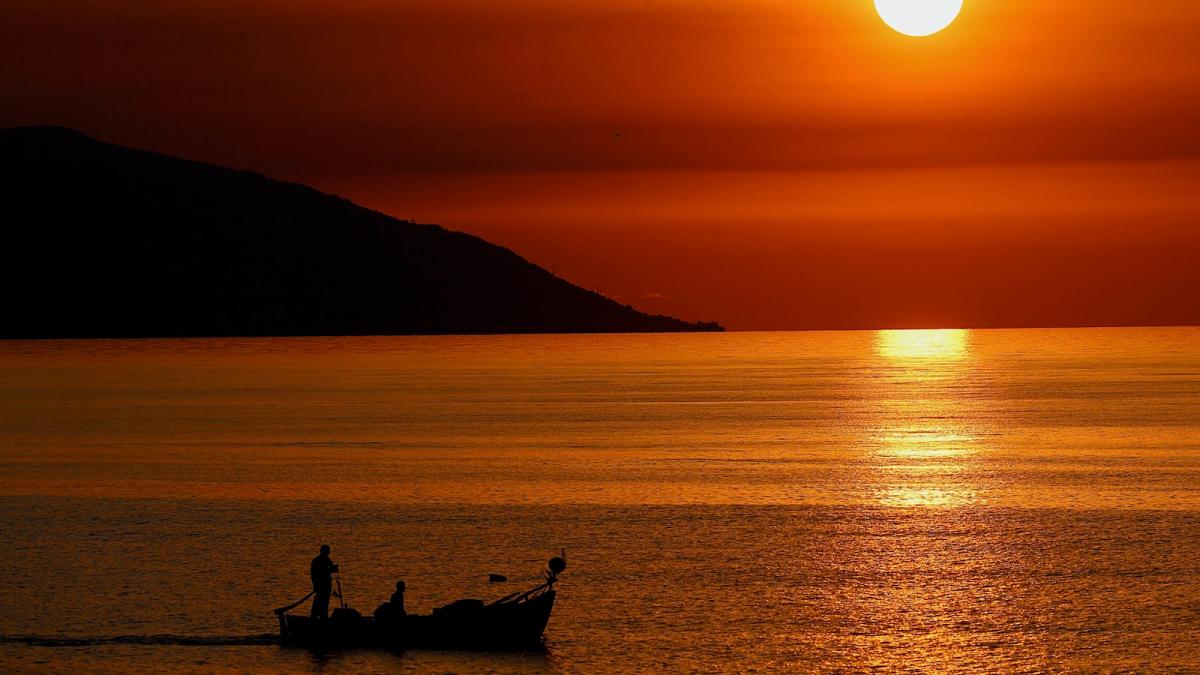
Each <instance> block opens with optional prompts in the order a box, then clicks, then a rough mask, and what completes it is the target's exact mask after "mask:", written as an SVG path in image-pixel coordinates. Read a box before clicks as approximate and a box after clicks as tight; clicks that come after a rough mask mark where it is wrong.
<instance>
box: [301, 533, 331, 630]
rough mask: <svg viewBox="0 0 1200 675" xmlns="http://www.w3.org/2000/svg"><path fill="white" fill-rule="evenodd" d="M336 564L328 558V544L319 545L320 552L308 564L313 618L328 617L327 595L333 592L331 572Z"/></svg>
mask: <svg viewBox="0 0 1200 675" xmlns="http://www.w3.org/2000/svg"><path fill="white" fill-rule="evenodd" d="M336 571H337V565H335V564H334V562H333V561H332V560H330V559H329V545H328V544H322V545H321V554H320V555H318V556H317V557H315V558H313V559H312V564H311V565H309V566H308V575H309V576H310V577H311V578H312V585H313V593H315V594H316V597H314V598H313V604H312V613H311V615H310V616H312V617H313V618H314V619H327V618H329V596H330V595H331V594H332V593H333V573H334V572H336Z"/></svg>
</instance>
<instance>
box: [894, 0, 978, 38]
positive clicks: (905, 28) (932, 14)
mask: <svg viewBox="0 0 1200 675" xmlns="http://www.w3.org/2000/svg"><path fill="white" fill-rule="evenodd" d="M962 4H963V0H875V11H876V12H879V18H881V19H883V22H884V23H886V24H887V25H889V26H891V27H892V29H893V30H895V31H896V32H898V33H904V34H905V35H911V36H913V37H924V36H926V35H933V34H934V33H936V32H938V31H940V30H942V29H943V28H945V27H946V26H949V25H950V24H951V23H954V19H956V18H957V17H958V13H959V11H961V10H962Z"/></svg>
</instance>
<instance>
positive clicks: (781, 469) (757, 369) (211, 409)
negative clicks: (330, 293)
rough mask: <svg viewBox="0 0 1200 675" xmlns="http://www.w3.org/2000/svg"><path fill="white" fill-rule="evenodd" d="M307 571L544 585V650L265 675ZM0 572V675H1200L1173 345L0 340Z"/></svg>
mask: <svg viewBox="0 0 1200 675" xmlns="http://www.w3.org/2000/svg"><path fill="white" fill-rule="evenodd" d="M322 542H327V543H330V544H331V545H332V546H333V549H334V558H335V559H336V560H338V561H339V562H340V563H341V564H342V567H343V572H344V575H343V576H344V580H345V584H346V594H347V598H348V600H349V601H350V603H351V604H352V605H355V606H357V607H358V608H360V609H364V610H367V611H370V610H371V609H372V608H373V607H374V606H375V604H377V603H378V602H379V601H380V600H382V599H383V598H384V597H386V595H387V593H388V590H389V588H390V586H391V584H392V583H393V581H394V580H395V579H397V578H404V579H406V580H407V582H408V604H409V608H410V611H420V612H424V611H428V610H429V609H430V608H431V607H434V606H437V605H440V604H443V603H445V602H448V601H450V600H453V599H455V598H458V597H464V596H475V597H496V596H499V595H501V594H504V593H506V592H509V591H511V590H514V587H519V586H521V585H523V584H526V583H529V584H532V583H533V582H534V581H535V579H536V577H537V574H538V572H539V571H540V570H541V569H542V568H543V567H544V565H545V560H546V558H548V557H549V556H550V555H553V554H555V553H557V551H558V549H560V548H563V547H565V548H566V549H567V555H568V559H569V562H570V567H569V569H568V570H567V572H566V574H565V575H564V577H563V581H562V584H561V585H560V595H559V603H558V605H557V607H556V609H555V614H554V616H553V618H552V620H551V624H550V628H549V629H548V631H547V640H546V649H545V651H544V652H543V653H524V654H465V653H436V652H416V651H414V652H408V653H403V654H380V653H367V652H335V653H327V654H314V653H310V652H307V651H304V650H295V649H287V648H283V647H280V646H278V645H276V644H275V643H274V641H273V631H274V630H275V624H274V623H273V621H274V618H273V617H272V616H271V614H270V608H272V607H275V606H279V605H282V604H285V603H287V602H290V601H291V600H293V599H296V598H298V597H300V596H302V595H303V594H304V593H305V592H306V591H307V588H306V585H307V579H306V573H307V569H306V566H307V563H308V559H309V558H311V557H312V556H313V555H314V554H315V552H316V551H315V548H316V546H317V545H318V544H320V543H322ZM0 550H2V551H3V560H4V562H3V564H2V565H0V569H2V570H3V572H4V576H5V582H4V593H3V594H2V595H0V597H2V598H3V599H2V600H0V608H2V611H0V636H2V637H0V670H3V671H23V670H38V669H43V670H53V671H68V670H106V671H155V672H157V671H162V670H183V671H204V672H208V671H218V670H220V671H230V670H232V671H259V672H276V671H287V670H328V671H363V670H368V671H389V670H412V671H431V670H432V671H459V672H479V671H499V672H507V671H521V672H529V671H539V670H546V671H576V672H611V671H614V670H671V671H678V670H727V671H746V670H751V669H758V670H763V671H770V670H782V669H824V670H846V669H862V668H869V667H881V668H885V669H906V668H907V669H922V670H933V669H939V670H945V669H957V670H971V669H976V670H1005V671H1012V670H1042V669H1064V670H1085V671H1093V670H1117V669H1131V670H1197V669H1200V647H1198V646H1197V644H1198V643H1200V330H1197V329H1136V330H1071V331H1065V330H1064V331H974V332H966V331H932V332H928V331H927V332H921V331H917V332H883V333H806V334H787V333H776V334H729V335H681V336H593V337H581V336H528V337H487V338H474V337H471V338H468V337H463V338H350V339H301V340H180V341H115V342H42V343H24V342H9V343H0ZM490 572H499V573H505V574H508V575H509V577H510V579H511V581H510V583H509V584H507V585H504V586H492V587H489V586H488V585H487V584H486V575H487V574H488V573H490Z"/></svg>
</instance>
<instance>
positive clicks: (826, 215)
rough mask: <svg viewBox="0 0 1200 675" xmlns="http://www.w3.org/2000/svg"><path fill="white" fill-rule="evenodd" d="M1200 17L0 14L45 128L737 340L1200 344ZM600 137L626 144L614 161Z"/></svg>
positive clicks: (653, 11) (467, 11) (836, 12)
mask: <svg viewBox="0 0 1200 675" xmlns="http://www.w3.org/2000/svg"><path fill="white" fill-rule="evenodd" d="M1197 36H1200V3H1196V2H1193V1H1191V0H1187V1H1185V0H1154V1H1153V2H1146V3H1128V2H1126V1H1125V0H1055V1H1054V2H1047V1H1045V0H965V4H964V10H963V14H962V16H961V17H960V18H959V20H958V21H957V22H956V23H955V24H954V25H952V26H951V27H950V28H949V29H947V30H946V31H944V32H943V33H940V34H938V35H936V36H933V37H930V38H924V39H914V38H906V37H902V36H900V35H898V34H896V33H893V32H892V31H890V30H889V29H887V28H886V27H885V26H884V25H883V24H882V23H881V22H880V21H879V19H878V18H877V17H876V16H875V14H874V10H873V7H872V4H871V1H870V0H747V1H745V2H728V1H727V0H721V1H717V0H605V1H601V0H570V1H566V0H505V1H503V2H500V1H498V0H487V1H485V0H437V1H433V0H420V1H405V0H338V1H337V2H334V1H333V0H326V1H322V2H317V1H316V0H173V1H172V2H169V3H166V2H160V1H154V2H150V1H145V0H136V1H125V2H122V1H121V0H74V1H69V2H65V3H47V2H45V1H44V0H7V1H6V2H5V3H4V4H3V5H2V6H0V62H2V63H4V64H5V67H4V68H0V125H11V124H29V123H58V124H66V125H69V126H73V127H76V128H79V129H81V130H83V131H85V132H88V133H91V134H93V135H96V136H99V137H101V138H104V139H106V140H111V141H114V142H118V143H123V144H129V145H135V146H140V147H149V148H153V149H157V150H161V151H164V152H170V153H173V154H181V155H185V156H190V157H194V158H198V159H205V160H209V161H214V162H218V163H221V164H225V165H231V166H235V167H244V168H252V169H256V170H260V171H263V172H266V173H270V174H272V175H276V176H280V177H284V178H289V179H295V180H301V181H304V182H309V183H312V184H315V185H316V186H318V187H321V188H324V189H327V190H332V191H336V192H339V193H341V194H344V195H346V196H349V197H351V198H353V199H355V200H356V201H359V202H361V203H364V204H366V205H368V206H373V207H375V208H379V209H381V210H384V211H386V212H388V213H391V214H393V215H396V216H399V217H408V218H414V219H418V220H422V221H431V222H438V223H441V224H444V225H446V226H448V227H451V228H453V229H462V230H466V231H469V232H474V233H477V234H480V235H482V236H485V237H487V238H489V239H491V240H493V241H496V242H497V243H501V244H504V245H508V246H511V247H513V248H514V249H515V250H517V251H518V252H519V253H521V254H523V255H525V256H526V257H529V258H530V259H532V260H533V261H535V262H537V263H539V264H543V265H545V266H547V267H551V266H553V267H554V269H555V270H556V271H557V272H558V273H559V274H560V275H562V276H564V277H566V278H568V279H570V280H572V281H575V282H578V283H581V284H583V285H586V286H589V287H596V286H598V287H599V288H600V290H601V291H603V292H605V293H606V294H609V295H612V296H615V297H618V298H619V299H621V300H622V301H624V302H630V303H632V304H634V305H635V306H638V307H640V308H643V309H648V310H652V311H659V312H668V313H674V314H679V315H682V316H684V317H685V318H690V319H714V320H719V321H722V322H724V323H726V324H727V325H729V326H730V327H732V328H808V327H826V326H828V327H865V326H902V325H1011V324H1028V323H1033V324H1090V323H1145V322H1148V323H1200V297H1198V296H1200V293H1197V292H1196V290H1195V289H1197V288H1200V271H1198V270H1200V228H1198V227H1197V225H1198V224H1200V218H1198V216H1200V191H1198V190H1197V186H1200V40H1198V39H1197ZM617 133H619V134H620V135H619V136H618V135H616V134H617Z"/></svg>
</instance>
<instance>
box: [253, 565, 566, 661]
mask: <svg viewBox="0 0 1200 675" xmlns="http://www.w3.org/2000/svg"><path fill="white" fill-rule="evenodd" d="M566 568H567V562H566V558H565V557H554V558H551V559H550V565H549V570H548V571H547V572H546V573H545V575H546V580H545V581H544V582H543V583H541V584H539V585H538V586H535V587H534V588H531V589H529V590H527V591H523V592H517V593H513V594H511V595H507V596H505V597H503V598H500V599H499V600H496V601H495V602H492V603H490V604H485V603H484V602H483V601H482V600H474V599H467V600H457V601H455V602H452V603H450V604H449V605H446V606H445V607H439V608H437V609H435V610H433V613H432V614H429V615H415V614H408V615H403V616H397V617H390V618H382V617H373V616H363V615H362V614H360V613H359V612H358V611H356V610H354V609H352V608H350V607H346V606H345V602H344V600H343V603H342V606H341V607H338V608H336V609H334V610H333V613H332V614H331V615H330V616H329V618H328V619H314V618H312V617H309V616H303V615H298V614H288V613H287V610H289V609H292V608H294V607H295V606H296V605H292V606H289V607H283V608H280V609H277V610H275V614H276V615H277V616H278V617H279V638H280V641H281V642H283V643H284V644H287V645H294V646H301V647H309V648H317V649H322V648H334V649H338V648H356V647H357V648H370V649H393V650H400V649H536V648H538V647H540V646H541V644H542V633H543V632H544V631H545V630H546V624H547V623H548V622H549V621H550V612H551V610H552V609H554V597H555V595H556V591H555V590H554V584H555V582H557V581H558V575H559V574H561V573H562V572H563V570H565V569H566ZM339 595H341V594H340V593H339ZM301 602H303V600H302V601H301Z"/></svg>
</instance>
